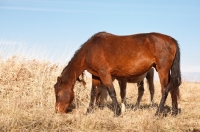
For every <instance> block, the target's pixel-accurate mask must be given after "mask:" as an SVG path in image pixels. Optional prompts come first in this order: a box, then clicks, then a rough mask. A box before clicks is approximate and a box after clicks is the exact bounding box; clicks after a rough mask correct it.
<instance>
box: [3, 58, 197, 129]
mask: <svg viewBox="0 0 200 132" xmlns="http://www.w3.org/2000/svg"><path fill="white" fill-rule="evenodd" d="M0 65H1V67H0V131H13V132H15V131H16V132H19V131H22V132H26V131H28V132H30V131H34V132H35V131H48V132H51V131H52V132H54V131H83V132H85V131H87V132H88V131H92V132H95V131H100V132H101V131H102V132H106V131H111V132H116V131H119V132H121V131H125V132H134V131H140V132H142V131H144V132H152V131H153V132H154V131H158V132H163V131H167V132H169V131H170V132H182V131H186V132H190V131H194V132H197V131H200V82H186V81H183V83H182V85H181V86H180V91H181V98H180V100H179V108H180V114H179V115H178V116H176V117H172V116H171V115H170V109H171V97H170V95H169V96H168V99H167V102H166V104H165V111H166V112H167V114H166V116H165V117H155V116H154V114H155V112H156V109H157V107H149V102H150V99H149V98H150V95H149V91H148V89H147V88H146V86H145V92H144V96H143V98H142V101H141V108H140V109H138V110H136V111H134V110H132V108H131V107H128V108H127V109H126V111H125V113H123V114H122V115H121V116H119V117H114V114H113V112H112V110H110V109H109V108H110V104H111V100H110V98H108V102H107V106H106V107H105V108H104V109H103V110H100V109H96V110H95V111H94V112H93V113H91V114H89V115H85V112H86V109H87V107H88V104H89V98H90V89H91V79H90V78H88V79H87V85H86V88H84V87H83V86H82V85H81V84H80V83H78V82H77V83H76V85H75V88H74V91H75V99H74V102H73V106H74V107H75V108H72V111H71V112H69V113H68V114H58V113H55V111H54V109H55V108H54V104H55V96H54V88H53V85H54V84H55V82H56V78H57V76H58V75H60V73H61V71H62V68H63V67H64V66H60V65H57V64H52V63H49V62H45V61H39V60H28V59H25V58H22V57H16V56H13V57H11V58H8V59H6V60H3V59H0ZM114 85H115V89H116V91H117V98H118V101H120V98H119V87H118V85H117V83H116V82H114ZM155 90H156V91H155V103H156V104H158V103H159V101H160V98H161V93H160V85H159V82H155ZM136 98H137V87H136V85H135V84H128V88H127V100H128V104H130V106H131V104H132V105H133V104H135V102H136Z"/></svg>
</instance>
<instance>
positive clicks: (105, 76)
mask: <svg viewBox="0 0 200 132" xmlns="http://www.w3.org/2000/svg"><path fill="white" fill-rule="evenodd" d="M98 74H99V77H100V79H101V81H102V82H103V84H104V85H105V86H106V88H107V91H108V94H109V95H110V98H111V99H112V105H113V108H114V113H115V115H117V116H119V115H120V114H121V107H120V106H119V104H118V102H117V98H116V91H115V89H114V86H113V83H112V82H113V81H112V77H111V74H110V73H109V72H108V71H107V70H106V69H101V70H100V71H99V72H98Z"/></svg>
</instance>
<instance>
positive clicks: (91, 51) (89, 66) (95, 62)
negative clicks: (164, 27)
mask: <svg viewBox="0 0 200 132" xmlns="http://www.w3.org/2000/svg"><path fill="white" fill-rule="evenodd" d="M151 67H154V68H155V69H156V71H157V72H158V75H159V78H160V84H161V90H162V97H161V100H160V104H159V106H158V109H157V111H156V115H157V114H159V113H162V112H163V109H164V104H165V101H166V98H167V96H168V93H169V92H170V94H171V98H172V114H173V115H176V114H178V101H177V99H178V97H179V86H180V84H181V71H180V49H179V45H178V43H177V41H176V40H175V39H174V38H172V37H170V36H167V35H164V34H160V33H143V34H135V35H128V36H118V35H113V34H110V33H106V32H99V33H97V34H95V35H93V36H92V37H91V38H90V39H89V40H88V41H87V42H85V43H84V44H83V45H82V46H81V48H80V49H79V50H77V51H76V53H75V54H74V56H73V57H72V59H71V60H70V62H69V63H68V65H67V66H66V67H65V68H64V69H63V71H62V73H61V76H59V77H58V78H57V83H56V84H55V86H54V87H55V96H56V104H55V108H56V111H57V112H61V113H66V112H67V109H68V107H69V105H70V104H71V102H72V101H73V99H74V91H73V88H74V84H75V82H76V80H77V79H78V77H79V76H80V75H81V74H82V73H83V71H84V70H87V71H88V72H90V73H91V74H92V75H94V76H98V77H99V78H100V79H97V80H96V81H102V82H103V84H104V85H105V86H106V87H107V91H108V93H109V95H110V97H111V99H112V102H113V106H114V108H115V114H116V115H120V114H121V108H120V106H119V104H118V102H117V99H116V92H115V89H114V87H113V83H112V77H114V78H122V79H123V78H126V79H129V78H134V77H137V76H140V75H142V74H144V73H146V72H147V71H148V70H149V69H150V68H151Z"/></svg>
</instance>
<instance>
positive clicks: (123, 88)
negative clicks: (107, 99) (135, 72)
mask: <svg viewBox="0 0 200 132" xmlns="http://www.w3.org/2000/svg"><path fill="white" fill-rule="evenodd" d="M118 83H119V87H120V96H121V108H122V113H124V112H125V111H126V106H127V103H126V85H127V81H126V80H118Z"/></svg>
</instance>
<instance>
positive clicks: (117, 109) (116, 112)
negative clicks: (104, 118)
mask: <svg viewBox="0 0 200 132" xmlns="http://www.w3.org/2000/svg"><path fill="white" fill-rule="evenodd" d="M115 115H116V116H120V115H121V108H120V107H118V108H116V109H115Z"/></svg>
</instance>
